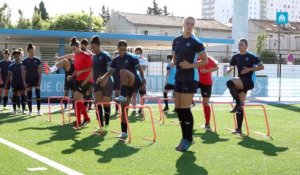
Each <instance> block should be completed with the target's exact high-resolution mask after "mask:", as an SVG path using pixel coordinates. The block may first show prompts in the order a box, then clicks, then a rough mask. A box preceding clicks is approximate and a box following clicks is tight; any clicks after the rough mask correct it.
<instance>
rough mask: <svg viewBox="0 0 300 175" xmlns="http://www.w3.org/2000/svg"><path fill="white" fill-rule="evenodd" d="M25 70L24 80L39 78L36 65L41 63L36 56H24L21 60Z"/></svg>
mask: <svg viewBox="0 0 300 175" xmlns="http://www.w3.org/2000/svg"><path fill="white" fill-rule="evenodd" d="M22 65H23V66H24V67H25V71H26V81H37V80H38V79H39V72H38V67H39V66H40V65H41V60H40V58H38V57H33V58H29V57H27V58H25V59H24V60H23V62H22Z"/></svg>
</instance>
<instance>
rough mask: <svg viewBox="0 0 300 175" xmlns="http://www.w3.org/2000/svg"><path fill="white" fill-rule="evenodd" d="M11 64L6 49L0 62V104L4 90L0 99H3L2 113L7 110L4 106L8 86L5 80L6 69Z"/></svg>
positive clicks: (6, 99)
mask: <svg viewBox="0 0 300 175" xmlns="http://www.w3.org/2000/svg"><path fill="white" fill-rule="evenodd" d="M10 64H11V61H10V52H9V50H8V49H4V50H3V60H2V61H0V102H1V97H2V93H3V89H4V96H3V97H2V99H3V111H5V110H7V109H6V105H7V101H8V91H9V88H10V86H9V85H6V79H7V74H8V67H9V65H10Z"/></svg>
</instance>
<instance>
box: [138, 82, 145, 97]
mask: <svg viewBox="0 0 300 175" xmlns="http://www.w3.org/2000/svg"><path fill="white" fill-rule="evenodd" d="M136 93H139V94H140V95H146V94H147V91H146V82H145V84H144V85H143V84H142V85H141V87H140V88H139V89H136Z"/></svg>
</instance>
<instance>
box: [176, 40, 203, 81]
mask: <svg viewBox="0 0 300 175" xmlns="http://www.w3.org/2000/svg"><path fill="white" fill-rule="evenodd" d="M172 51H173V54H175V56H176V75H175V79H176V81H190V80H194V81H198V80H199V75H198V69H197V68H191V69H181V68H180V66H179V63H180V62H183V61H184V60H186V61H187V62H189V63H195V62H197V59H198V57H199V55H200V54H202V53H203V52H205V48H204V45H203V44H202V42H201V41H200V40H199V39H198V38H197V37H196V36H195V35H192V36H191V37H189V38H184V37H183V35H181V36H178V37H176V38H175V39H174V40H173V43H172Z"/></svg>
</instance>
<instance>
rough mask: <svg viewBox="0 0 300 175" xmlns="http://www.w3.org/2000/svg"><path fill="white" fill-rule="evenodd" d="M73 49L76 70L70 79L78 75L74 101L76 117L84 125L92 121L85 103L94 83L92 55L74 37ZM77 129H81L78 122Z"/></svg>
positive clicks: (72, 41)
mask: <svg viewBox="0 0 300 175" xmlns="http://www.w3.org/2000/svg"><path fill="white" fill-rule="evenodd" d="M70 46H71V50H72V51H73V53H74V67H75V72H74V73H73V75H72V76H69V77H68V79H71V78H72V77H74V76H76V80H77V85H76V90H75V93H74V98H73V100H74V102H75V104H76V109H77V111H76V118H77V122H78V123H80V126H84V125H86V124H88V123H89V122H90V117H89V116H88V114H87V110H86V108H85V106H84V104H83V96H84V94H86V93H87V91H88V90H89V88H90V86H91V85H92V79H91V78H92V73H91V70H92V57H91V55H90V54H88V53H86V52H84V51H82V50H81V49H80V48H79V42H78V41H77V39H76V38H75V37H74V38H72V39H71V42H70ZM81 114H82V115H83V116H84V120H83V122H81V119H80V116H81ZM74 128H75V129H79V128H78V126H77V124H76V126H74Z"/></svg>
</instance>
